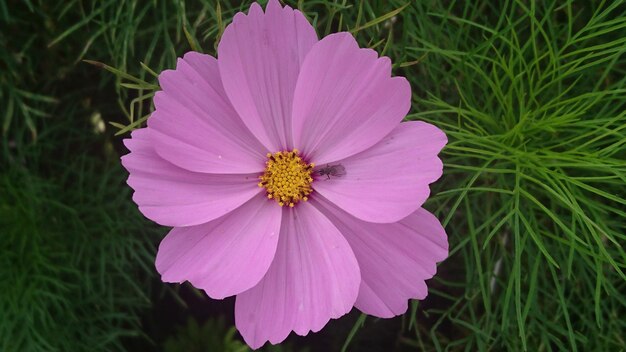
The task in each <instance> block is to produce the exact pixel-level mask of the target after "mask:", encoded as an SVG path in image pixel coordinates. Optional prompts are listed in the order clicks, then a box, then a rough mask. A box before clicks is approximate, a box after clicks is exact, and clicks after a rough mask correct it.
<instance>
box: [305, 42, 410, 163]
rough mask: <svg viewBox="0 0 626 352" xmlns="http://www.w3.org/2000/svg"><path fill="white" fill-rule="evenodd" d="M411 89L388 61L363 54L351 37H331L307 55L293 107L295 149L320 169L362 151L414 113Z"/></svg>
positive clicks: (368, 52)
mask: <svg viewBox="0 0 626 352" xmlns="http://www.w3.org/2000/svg"><path fill="white" fill-rule="evenodd" d="M410 106H411V87H410V85H409V83H408V81H407V80H406V79H405V78H404V77H391V62H390V60H389V58H386V57H382V58H378V54H377V53H376V52H375V51H374V50H371V49H360V48H359V46H358V44H357V42H356V41H355V40H354V38H353V37H352V35H350V34H349V33H337V34H331V35H329V36H327V37H325V38H324V39H322V40H321V41H319V42H318V43H317V44H315V45H314V46H313V48H312V49H311V52H309V55H307V57H306V59H305V60H304V63H303V64H302V70H301V72H300V77H299V78H298V84H297V85H296V92H295V95H294V102H293V139H294V144H295V146H296V147H297V148H298V149H300V150H303V151H307V153H308V154H307V157H309V159H310V160H313V161H314V162H316V163H318V164H323V163H328V162H332V161H335V160H339V159H343V158H346V157H348V156H350V155H353V154H356V153H358V152H361V151H363V150H365V149H367V148H369V147H371V146H372V145H374V144H375V143H376V142H378V141H380V140H381V139H382V138H383V137H384V136H385V135H387V134H388V133H389V132H391V130H393V129H394V128H395V127H396V126H397V125H398V123H400V121H402V119H403V118H404V116H405V115H406V114H407V112H408V111H409V108H410Z"/></svg>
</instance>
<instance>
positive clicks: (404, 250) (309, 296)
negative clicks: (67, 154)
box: [122, 0, 448, 348]
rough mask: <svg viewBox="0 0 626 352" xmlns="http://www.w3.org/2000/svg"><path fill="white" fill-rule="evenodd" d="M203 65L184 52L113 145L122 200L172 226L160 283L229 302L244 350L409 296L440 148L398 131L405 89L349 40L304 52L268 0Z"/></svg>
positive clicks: (441, 250)
mask: <svg viewBox="0 0 626 352" xmlns="http://www.w3.org/2000/svg"><path fill="white" fill-rule="evenodd" d="M217 56H218V58H217V59H215V58H213V57H211V56H209V55H204V54H200V53H196V52H190V53H187V54H186V55H185V56H184V57H183V58H182V59H179V60H178V63H177V65H176V69H174V70H166V71H164V72H162V73H161V74H160V76H159V83H160V86H161V88H162V91H159V92H157V93H156V95H155V97H154V104H155V107H156V109H155V111H154V112H153V113H152V115H151V117H150V119H149V120H148V126H147V127H146V128H142V129H138V130H135V131H134V132H133V133H132V136H131V138H130V139H127V140H125V144H126V146H127V147H128V149H129V150H130V153H129V154H127V155H125V156H124V157H122V163H123V165H124V166H125V167H126V169H127V170H128V171H129V173H130V176H129V178H128V184H129V185H130V186H131V187H132V188H133V189H134V191H135V192H134V195H133V200H134V201H135V202H136V203H137V204H138V206H139V209H140V211H141V212H142V213H143V214H144V215H145V216H146V217H148V218H150V219H151V220H153V221H155V222H157V223H159V224H161V225H165V226H171V227H173V229H172V230H171V231H170V232H169V234H168V235H167V237H165V239H164V240H163V241H162V242H161V244H160V246H159V250H158V254H157V258H156V267H157V270H158V271H159V273H160V274H161V275H162V280H163V281H165V282H184V281H189V282H190V283H191V284H192V285H194V286H195V287H197V288H200V289H202V290H204V291H205V292H206V293H207V294H208V295H209V296H210V297H212V298H215V299H222V298H224V297H229V296H233V295H236V296H237V297H236V303H235V321H236V326H237V328H238V330H239V331H240V332H241V334H242V336H243V338H244V339H245V341H246V342H247V343H248V344H249V345H250V346H251V347H253V348H258V347H260V346H262V345H263V344H264V343H265V342H266V341H270V342H271V343H274V344H275V343H279V342H281V341H283V340H284V339H285V338H286V337H287V336H288V335H289V333H290V332H291V331H294V332H296V333H297V334H299V335H306V334H307V333H308V332H309V331H314V332H315V331H319V330H320V329H322V327H323V326H324V325H325V324H326V323H327V322H328V321H329V320H330V319H331V318H338V317H340V316H342V315H344V314H346V313H347V312H349V311H350V310H351V309H352V307H353V306H354V307H356V308H357V309H359V310H361V311H362V312H365V313H367V314H370V315H374V316H377V317H383V318H387V317H393V316H395V315H399V314H402V313H404V312H405V311H406V309H407V301H408V300H409V299H411V298H415V299H423V298H424V297H425V296H426V294H427V287H426V284H425V282H424V280H427V279H429V278H431V277H432V276H433V275H434V274H435V272H436V263H437V262H439V261H441V260H443V259H445V257H446V256H447V254H448V243H447V237H446V234H445V231H444V229H443V227H442V226H441V224H440V223H439V221H438V220H437V219H436V218H435V217H434V216H433V215H432V214H430V213H429V212H428V211H426V210H424V209H422V208H421V205H422V204H423V203H424V201H425V200H426V199H427V198H428V196H429V193H430V191H429V184H430V183H432V182H434V181H435V180H437V179H438V178H439V177H440V176H441V173H442V163H441V161H440V159H439V158H438V157H437V154H438V153H439V151H440V150H441V149H442V148H443V146H444V145H445V144H446V142H447V139H446V136H445V134H444V133H443V132H442V131H440V130H439V129H438V128H436V127H435V126H433V125H431V124H428V123H424V122H415V121H413V122H401V121H402V120H403V118H404V117H405V116H406V114H407V113H408V111H409V109H410V105H411V88H410V86H409V83H408V81H407V80H406V79H405V78H403V77H392V76H391V62H390V60H389V59H388V58H386V57H381V58H379V57H378V55H377V53H376V52H375V51H374V50H371V49H362V48H359V46H358V44H357V42H356V41H355V39H354V38H353V37H352V36H351V35H350V34H349V33H336V34H332V35H329V36H327V37H324V38H323V39H321V40H319V39H318V37H317V35H316V33H315V30H314V28H313V27H312V26H311V25H310V24H309V23H308V22H307V20H306V19H305V17H304V16H303V15H302V13H300V12H299V11H294V10H292V9H291V8H289V7H281V5H280V4H279V3H278V1H276V0H271V1H270V2H269V4H268V5H267V9H266V11H265V12H263V10H262V9H261V7H260V6H259V5H258V4H256V3H255V4H253V5H252V6H251V8H250V10H249V13H248V14H247V15H245V14H243V13H238V14H237V15H236V16H235V17H234V19H233V22H232V24H230V25H229V26H228V27H227V28H226V29H225V31H224V34H223V36H222V38H221V41H220V43H219V47H218V53H217Z"/></svg>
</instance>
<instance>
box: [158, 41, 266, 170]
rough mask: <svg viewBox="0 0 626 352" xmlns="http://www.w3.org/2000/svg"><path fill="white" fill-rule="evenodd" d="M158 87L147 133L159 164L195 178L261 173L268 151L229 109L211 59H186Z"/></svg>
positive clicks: (190, 55) (165, 73) (163, 75)
mask: <svg viewBox="0 0 626 352" xmlns="http://www.w3.org/2000/svg"><path fill="white" fill-rule="evenodd" d="M159 83H160V85H161V88H162V89H163V91H160V92H157V93H156V96H155V97H154V105H155V107H156V110H155V112H153V113H152V115H151V116H150V118H149V119H148V127H149V128H150V129H152V130H153V131H154V133H152V141H153V143H154V146H155V149H156V151H157V153H158V154H159V155H160V156H161V157H162V158H164V159H166V160H167V161H169V162H171V163H172V164H174V165H177V166H179V167H182V168H184V169H187V170H190V171H196V172H207V173H251V172H259V171H262V170H263V165H264V161H265V153H266V152H267V151H266V149H265V147H263V146H262V145H261V143H259V141H258V140H257V139H256V138H255V137H254V136H253V135H252V133H250V131H249V130H248V128H247V127H246V126H245V125H244V123H243V121H241V119H240V118H239V116H238V115H237V112H235V110H234V109H233V107H232V106H231V104H230V101H229V100H228V97H227V96H226V93H225V92H224V88H223V86H222V81H221V78H220V75H219V71H218V68H217V60H216V59H215V58H213V57H211V56H209V55H204V54H200V53H195V52H190V53H187V54H185V56H184V57H183V58H182V59H178V63H177V65H176V69H175V70H166V71H163V72H162V73H161V74H160V75H159Z"/></svg>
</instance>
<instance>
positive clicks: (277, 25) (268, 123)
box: [217, 0, 317, 152]
mask: <svg viewBox="0 0 626 352" xmlns="http://www.w3.org/2000/svg"><path fill="white" fill-rule="evenodd" d="M316 42H317V35H316V34H315V29H313V27H312V26H311V25H310V24H309V23H308V22H307V20H306V18H305V17H304V16H303V15H302V13H300V11H297V10H295V11H294V10H292V9H291V8H290V7H288V6H287V7H284V8H282V7H281V6H280V4H279V3H278V1H277V0H271V1H270V2H269V3H268V5H267V9H266V12H265V13H263V11H262V10H261V7H260V6H259V5H258V4H257V3H253V4H252V6H250V11H249V13H248V15H247V16H246V15H244V14H243V13H238V14H237V15H235V18H234V19H233V23H232V24H230V25H229V26H228V27H226V30H225V31H224V34H223V35H222V39H221V41H220V44H219V46H218V48H217V52H218V62H219V69H220V74H221V75H222V81H223V82H224V88H225V90H226V93H227V94H228V97H229V98H230V101H231V102H232V104H233V106H234V107H235V109H236V110H237V112H238V113H239V116H241V117H242V119H243V121H244V123H245V124H246V126H248V128H249V129H250V131H252V132H253V133H254V135H255V136H256V137H257V138H258V139H259V140H260V141H261V142H262V143H263V145H265V147H266V148H267V149H268V151H272V152H275V151H279V150H285V149H291V148H293V146H292V145H291V144H292V143H291V107H292V102H293V93H294V89H295V86H296V81H297V79H298V73H299V72H300V65H301V63H302V61H303V60H304V57H305V56H306V54H307V53H308V51H309V50H310V48H311V47H312V46H313V44H315V43H316Z"/></svg>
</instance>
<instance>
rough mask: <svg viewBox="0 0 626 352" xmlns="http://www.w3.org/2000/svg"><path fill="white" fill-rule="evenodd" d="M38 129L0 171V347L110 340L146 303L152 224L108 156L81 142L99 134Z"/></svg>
mask: <svg viewBox="0 0 626 352" xmlns="http://www.w3.org/2000/svg"><path fill="white" fill-rule="evenodd" d="M45 131H46V132H47V133H45V134H42V135H41V136H40V138H39V141H38V143H37V144H36V145H32V146H31V147H29V148H26V149H25V150H23V151H22V152H23V154H22V155H21V156H19V159H13V160H11V166H12V167H11V168H10V169H9V170H8V171H6V172H2V173H0V194H1V195H2V197H0V277H1V278H2V279H1V280H0V292H1V294H0V311H1V312H2V315H1V317H0V337H1V338H0V350H2V351H7V352H10V351H110V350H120V349H122V345H121V339H122V338H123V337H129V336H137V335H139V334H141V330H140V320H139V313H140V312H141V311H142V310H143V309H145V308H146V307H148V306H149V305H150V300H149V298H148V297H149V296H148V294H149V285H148V283H149V280H150V279H151V277H152V276H153V272H154V270H153V266H152V261H153V257H154V253H153V243H152V242H153V241H152V240H151V239H150V238H149V236H148V235H149V234H150V233H154V231H153V230H149V229H147V228H146V225H147V224H146V223H147V222H146V221H145V220H144V219H143V218H142V216H141V215H140V214H139V213H138V211H137V209H136V207H135V206H134V205H133V204H132V203H131V202H130V201H129V199H130V192H129V190H128V189H126V188H125V187H124V181H125V175H124V173H123V172H122V170H121V167H120V166H119V163H118V159H117V156H115V155H113V154H112V153H111V150H110V149H106V148H103V149H98V148H96V149H91V151H90V152H89V153H85V152H84V150H86V148H89V145H90V144H91V143H93V142H94V141H99V142H102V140H101V139H100V138H98V137H96V136H93V135H87V136H80V135H78V134H77V133H76V132H77V131H76V132H74V131H72V127H71V126H57V127H56V128H55V129H54V130H52V129H45ZM68 131H70V132H69V133H68ZM85 137H86V138H85ZM66 143H67V144H66ZM105 145H106V144H105ZM75 148H76V149H77V150H78V151H76V150H75ZM56 155H65V156H66V157H65V158H64V159H61V160H57V159H56V158H55V156H56ZM70 155H72V156H73V158H72V159H70V158H68V156H70Z"/></svg>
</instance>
